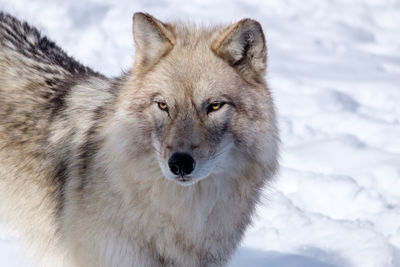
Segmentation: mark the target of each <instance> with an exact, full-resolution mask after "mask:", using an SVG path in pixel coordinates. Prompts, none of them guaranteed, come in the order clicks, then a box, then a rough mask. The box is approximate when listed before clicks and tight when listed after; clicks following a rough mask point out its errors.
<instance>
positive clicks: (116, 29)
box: [0, 0, 400, 267]
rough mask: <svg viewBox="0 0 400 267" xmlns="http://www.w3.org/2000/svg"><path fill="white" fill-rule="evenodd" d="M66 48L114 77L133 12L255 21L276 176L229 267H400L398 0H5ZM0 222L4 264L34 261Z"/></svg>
mask: <svg viewBox="0 0 400 267" xmlns="http://www.w3.org/2000/svg"><path fill="white" fill-rule="evenodd" d="M0 9H2V10H6V11H8V12H10V13H12V14H14V15H17V16H18V17H19V18H22V19H24V20H27V21H29V22H30V23H31V24H33V25H36V26H38V27H39V28H40V29H41V30H42V31H43V32H44V33H45V34H47V35H48V36H49V37H51V38H52V39H54V40H56V42H57V43H58V44H59V45H60V46H61V47H63V48H64V49H66V50H67V51H68V53H70V54H71V55H73V56H74V57H76V58H77V59H79V60H80V61H81V62H83V63H84V64H87V65H89V66H91V67H93V68H94V69H96V70H98V71H101V72H104V73H106V74H109V75H117V74H118V73H120V71H121V70H123V69H128V68H129V66H130V65H131V64H132V57H133V54H134V49H133V44H132V43H133V41H132V35H131V17H132V14H133V12H135V11H147V12H149V13H151V14H153V15H155V16H156V17H158V18H160V19H163V20H169V19H182V20H187V19H190V20H193V21H196V22H202V23H205V24H213V23H218V22H233V21H236V20H238V19H240V18H243V17H251V18H255V19H257V20H259V21H260V22H261V23H262V25H263V27H264V30H265V33H266V37H267V41H268V48H269V71H268V75H267V79H268V82H269V84H270V87H271V89H272V91H273V94H274V96H275V100H276V105H277V108H278V112H279V123H280V128H281V131H282V155H281V165H282V168H281V172H280V174H279V176H278V177H277V180H276V182H275V183H274V184H273V186H272V188H269V189H267V190H266V191H265V196H264V198H263V205H260V206H259V208H258V216H257V217H256V218H255V220H254V225H253V226H252V227H251V228H250V229H249V230H248V231H247V234H246V236H245V239H244V241H243V243H242V247H241V248H240V249H239V250H238V252H237V253H236V255H235V257H234V258H233V260H232V261H231V264H230V266H231V267H239V266H255V267H257V266H258V267H260V266H263V267H272V266H279V267H300V266H302V267H359V266H360V267H396V266H400V2H399V1H398V0H331V1H320V0H308V1H296V0H269V1H256V0H235V1H211V0H206V1H201V0H196V1H191V2H190V1H183V0H169V1H167V0H149V1H133V0H129V1H128V0H118V1H113V0H93V1H85V2H83V1H78V0H72V1H50V0H48V1H46V0H41V1H29V0H13V1H7V0H0ZM7 229H8V228H5V227H2V228H0V265H1V266H4V267H11V266H20V267H26V266H28V263H27V262H29V259H25V258H24V256H23V255H24V254H23V251H22V250H21V247H20V244H19V242H18V240H17V238H16V235H15V234H14V233H11V232H9V231H8V230H7Z"/></svg>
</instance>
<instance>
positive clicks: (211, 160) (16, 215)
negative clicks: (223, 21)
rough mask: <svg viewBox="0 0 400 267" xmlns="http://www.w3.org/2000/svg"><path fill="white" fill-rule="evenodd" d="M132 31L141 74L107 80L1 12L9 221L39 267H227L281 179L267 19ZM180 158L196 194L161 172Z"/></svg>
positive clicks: (4, 195)
mask: <svg viewBox="0 0 400 267" xmlns="http://www.w3.org/2000/svg"><path fill="white" fill-rule="evenodd" d="M133 30H134V36H135V43H136V45H137V54H136V56H135V57H136V59H135V64H134V68H133V70H132V71H129V72H127V73H125V74H122V75H121V76H120V77H118V78H114V79H110V78H107V77H105V76H103V75H101V74H99V73H96V72H94V71H93V70H91V69H90V68H88V67H85V66H82V65H81V64H80V63H79V62H77V61H75V60H74V59H73V58H71V57H69V56H68V55H67V54H66V53H65V52H63V51H62V50H61V49H60V48H59V47H58V46H57V45H55V44H54V43H53V42H52V41H50V40H48V39H47V38H46V37H44V36H41V34H40V33H39V31H38V30H37V29H35V28H33V27H31V26H29V25H28V24H27V23H21V22H20V21H19V20H17V19H15V18H14V17H12V16H10V15H7V14H4V13H0V214H1V215H2V216H3V217H4V219H6V220H7V221H8V222H9V223H10V225H12V226H14V227H15V228H16V229H17V230H18V231H19V232H20V233H21V235H22V237H23V240H24V241H25V242H26V244H27V245H28V246H29V247H32V248H33V249H31V251H32V255H33V257H34V258H35V259H36V260H37V262H38V263H39V264H40V266H176V267H178V266H182V267H183V266H185V267H187V266H189V267H190V266H222V265H224V264H226V262H227V261H228V259H229V257H230V256H231V255H232V253H233V252H234V250H235V249H236V247H237V246H238V244H239V242H240V240H241V238H242V236H243V233H244V231H245V229H246V227H247V226H248V225H249V223H250V222H251V216H252V213H253V211H254V207H255V204H256V203H257V201H258V199H259V196H260V193H261V189H262V188H263V186H264V185H265V184H266V182H267V181H269V180H270V179H271V178H272V176H273V174H274V173H275V171H276V169H277V154H278V131H277V127H276V123H275V112H274V106H273V102H272V99H271V95H270V92H269V90H268V88H267V85H266V83H265V81H264V78H263V75H264V72H265V69H266V47H265V39H264V35H263V33H262V29H261V26H260V25H259V24H258V23H257V22H255V21H252V20H243V21H240V22H238V23H237V24H234V25H230V26H218V27H215V28H197V27H195V26H193V25H186V24H182V23H168V24H166V23H162V22H160V21H158V20H156V19H155V18H153V17H151V16H150V15H148V14H143V13H137V14H136V15H135V17H134V22H133ZM243 36H244V37H243ZM149 43H151V45H150V46H148V45H146V44H149ZM237 55H240V58H238V56H237ZM232 58H234V59H235V60H236V61H235V62H232V60H231V59H232ZM239 61H240V62H239ZM237 62H239V63H237ZM218 85H221V86H218ZM213 86H214V87H215V89H213V90H211V87H213ZM218 97H219V98H218ZM160 99H161V100H162V101H166V103H168V105H169V111H168V114H166V113H165V112H164V111H160V110H159V109H158V108H157V105H155V103H156V102H155V101H160ZM215 99H217V100H218V101H222V100H223V101H225V102H226V103H225V105H224V106H223V107H221V111H218V112H212V114H211V113H210V114H208V113H209V112H206V111H205V110H206V109H207V105H209V104H210V101H215ZM221 99H222V100H221ZM176 151H179V152H180V151H183V152H185V153H190V154H192V155H193V157H194V158H195V159H196V160H197V162H198V166H199V167H198V168H199V170H197V169H196V170H195V172H194V174H193V177H189V178H188V179H190V183H189V184H182V183H183V182H180V181H178V180H175V179H176V177H173V176H171V173H168V170H166V169H165V164H166V163H165V162H167V160H168V158H169V157H170V156H171V154H172V153H174V152H176ZM196 166H197V165H196ZM196 168H197V167H196Z"/></svg>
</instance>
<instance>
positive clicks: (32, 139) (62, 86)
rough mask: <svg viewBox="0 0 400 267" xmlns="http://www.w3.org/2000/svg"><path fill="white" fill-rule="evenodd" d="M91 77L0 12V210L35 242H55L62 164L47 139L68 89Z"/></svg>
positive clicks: (33, 32)
mask: <svg viewBox="0 0 400 267" xmlns="http://www.w3.org/2000/svg"><path fill="white" fill-rule="evenodd" d="M91 77H97V78H100V79H103V76H101V75H100V74H98V73H95V72H94V71H92V70H91V69H89V68H87V67H85V66H83V65H81V64H80V63H79V62H77V61H75V60H74V59H72V58H71V57H69V56H68V55H67V54H66V53H65V52H64V51H62V50H61V49H60V48H59V47H58V46H57V45H55V43H53V42H52V41H50V40H48V39H47V38H46V37H44V36H42V35H41V34H40V32H39V31H38V30H37V29H36V28H34V27H31V26H29V25H28V24H27V23H22V22H20V21H19V20H17V19H16V18H14V17H12V16H10V15H7V14H5V13H2V12H0V216H1V218H2V219H6V221H8V222H11V223H12V225H15V226H17V228H18V230H22V232H23V233H24V234H26V235H28V236H31V239H32V240H34V242H36V240H37V242H40V243H41V244H45V243H48V244H49V245H50V244H51V243H53V242H56V239H55V238H54V237H55V236H57V234H56V233H57V227H58V226H57V223H56V220H57V215H58V214H57V213H58V210H59V209H60V205H62V197H63V196H62V191H61V187H62V185H61V183H63V181H62V180H61V179H64V178H63V177H64V176H65V171H66V166H65V164H63V163H62V162H61V161H60V158H62V157H64V156H65V155H62V154H60V153H59V152H58V150H57V147H55V145H54V143H52V141H51V140H50V139H51V135H52V134H53V135H54V124H55V122H56V121H57V120H58V121H60V116H61V115H63V114H62V112H61V111H60V110H65V109H66V105H69V104H67V103H66V101H67V100H66V97H67V95H69V94H70V93H71V91H72V90H73V86H74V85H76V84H77V81H78V80H79V81H82V80H87V79H90V78H91ZM57 153H58V154H57ZM5 200H7V201H5ZM5 203H7V204H5ZM39 225H40V227H38V226H39ZM37 229H45V230H43V231H42V232H40V233H38V232H37V231H36V230H37ZM53 247H54V246H53Z"/></svg>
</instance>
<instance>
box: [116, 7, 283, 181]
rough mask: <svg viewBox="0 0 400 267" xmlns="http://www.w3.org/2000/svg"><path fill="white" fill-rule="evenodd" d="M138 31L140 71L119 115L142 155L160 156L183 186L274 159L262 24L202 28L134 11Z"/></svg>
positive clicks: (128, 87) (137, 63)
mask: <svg viewBox="0 0 400 267" xmlns="http://www.w3.org/2000/svg"><path fill="white" fill-rule="evenodd" d="M133 33H134V38H135V46H136V55H135V65H134V69H133V73H132V74H131V75H130V76H129V77H130V78H129V81H128V82H127V85H126V86H125V90H124V92H123V93H122V97H121V99H120V103H121V102H122V104H121V105H119V109H120V110H119V111H120V112H119V113H120V118H121V121H125V122H128V123H130V126H129V127H126V129H129V131H131V133H132V135H131V137H129V138H132V139H135V140H136V141H133V142H131V143H130V144H131V145H132V143H134V145H132V146H135V147H136V148H135V151H136V153H142V154H143V155H145V154H147V153H155V155H156V157H157V159H158V164H159V167H160V168H161V171H162V173H163V174H164V176H165V177H166V178H167V179H171V180H174V181H176V182H178V183H180V184H182V185H189V184H193V183H195V182H197V181H199V180H200V179H203V178H206V177H208V176H210V174H213V173H219V172H225V173H226V172H233V171H236V170H237V168H239V167H240V166H246V165H245V164H246V163H248V162H250V161H251V162H252V163H253V164H254V166H256V165H257V164H259V165H265V164H266V162H265V160H267V161H268V160H271V159H272V158H275V154H276V139H277V132H276V128H275V116H274V110H273V103H272V100H271V96H270V93H269V91H268V89H267V87H266V84H265V81H264V75H265V71H266V55H267V50H266V44H265V38H264V34H263V31H262V28H261V25H260V24H259V23H258V22H256V21H254V20H251V19H243V20H241V21H239V22H237V23H235V24H233V25H228V26H219V27H215V28H200V27H197V26H194V25H187V24H182V23H170V24H166V23H162V22H160V21H159V20H157V19H155V18H154V17H152V16H150V15H148V14H143V13H136V14H135V15H134V19H133ZM129 131H128V132H129ZM126 136H127V134H125V137H124V138H126ZM128 149H129V148H128ZM132 149H133V148H132ZM267 163H268V162H267Z"/></svg>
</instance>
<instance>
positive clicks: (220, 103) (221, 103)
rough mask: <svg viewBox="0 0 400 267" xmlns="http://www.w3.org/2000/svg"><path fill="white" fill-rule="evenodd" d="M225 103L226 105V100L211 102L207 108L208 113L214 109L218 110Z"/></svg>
mask: <svg viewBox="0 0 400 267" xmlns="http://www.w3.org/2000/svg"><path fill="white" fill-rule="evenodd" d="M223 105H225V103H224V102H215V103H212V104H210V105H209V106H208V108H207V113H210V112H213V111H217V110H219V109H221V108H222V106H223Z"/></svg>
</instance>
